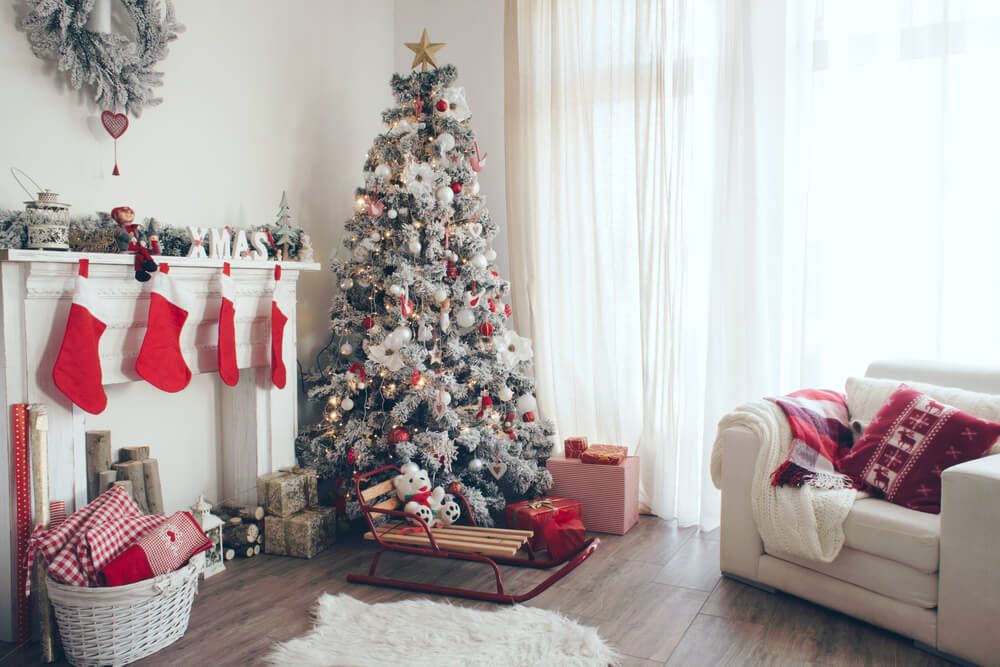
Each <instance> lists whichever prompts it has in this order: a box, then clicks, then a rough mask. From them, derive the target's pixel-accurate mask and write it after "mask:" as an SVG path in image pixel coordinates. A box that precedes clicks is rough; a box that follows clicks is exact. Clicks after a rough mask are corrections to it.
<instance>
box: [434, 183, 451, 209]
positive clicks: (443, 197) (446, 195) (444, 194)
mask: <svg viewBox="0 0 1000 667" xmlns="http://www.w3.org/2000/svg"><path fill="white" fill-rule="evenodd" d="M434 195H435V196H436V197H437V200H438V201H439V202H441V203H442V204H444V205H445V206H447V205H448V204H450V203H451V202H452V201H454V199H455V193H454V192H452V190H451V188H450V187H448V186H447V185H442V186H441V187H439V188H438V189H437V192H435V193H434Z"/></svg>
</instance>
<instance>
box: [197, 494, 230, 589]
mask: <svg viewBox="0 0 1000 667" xmlns="http://www.w3.org/2000/svg"><path fill="white" fill-rule="evenodd" d="M191 514H192V516H194V519H195V521H197V522H198V525H199V526H201V529H202V530H203V531H205V535H207V536H208V539H210V540H212V548H211V549H209V550H208V551H206V552H205V578H206V579H207V578H208V577H211V576H212V575H215V574H218V573H219V572H222V571H223V570H225V569H226V555H225V554H226V550H225V547H224V546H223V544H222V526H223V521H222V519H220V518H219V517H217V516H215V515H214V514H212V506H211V505H210V504H209V503H208V501H206V500H205V496H199V497H198V502H196V503H195V504H194V505H192V506H191Z"/></svg>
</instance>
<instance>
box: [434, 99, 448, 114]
mask: <svg viewBox="0 0 1000 667" xmlns="http://www.w3.org/2000/svg"><path fill="white" fill-rule="evenodd" d="M434 108H435V109H437V110H438V111H440V112H441V113H444V112H445V111H447V110H448V103H447V102H445V101H444V100H438V101H437V104H435V105H434Z"/></svg>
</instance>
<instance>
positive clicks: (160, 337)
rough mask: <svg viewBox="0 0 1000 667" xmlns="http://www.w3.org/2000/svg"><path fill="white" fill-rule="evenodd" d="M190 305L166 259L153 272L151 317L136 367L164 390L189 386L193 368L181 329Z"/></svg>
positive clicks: (178, 389) (148, 319)
mask: <svg viewBox="0 0 1000 667" xmlns="http://www.w3.org/2000/svg"><path fill="white" fill-rule="evenodd" d="M189 311H190V306H189V305H188V304H187V297H186V295H184V294H183V292H182V290H180V289H178V288H177V286H176V285H175V284H174V283H173V279H172V278H171V277H170V267H169V266H168V265H167V264H166V262H164V263H163V264H160V270H159V271H158V272H157V273H156V275H154V276H153V290H152V292H150V294H149V317H148V318H147V321H146V334H145V335H144V336H143V338H142V347H141V348H140V349H139V358H138V359H136V362H135V370H136V372H137V373H139V375H140V376H141V377H142V378H143V379H144V380H146V381H147V382H149V383H150V384H151V385H153V386H154V387H156V388H158V389H162V390H163V391H169V392H176V391H180V390H181V389H183V388H184V387H186V386H188V383H189V382H190V381H191V369H189V368H188V365H187V362H186V361H184V355H183V354H181V343H180V336H181V329H182V328H183V327H184V322H185V321H187V318H188V312H189Z"/></svg>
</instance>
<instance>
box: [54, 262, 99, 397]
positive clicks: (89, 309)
mask: <svg viewBox="0 0 1000 667" xmlns="http://www.w3.org/2000/svg"><path fill="white" fill-rule="evenodd" d="M89 273H90V262H89V260H86V259H81V260H80V268H79V273H78V275H77V277H76V288H75V289H74V290H73V303H72V305H70V307H69V317H68V318H67V320H66V333H64V334H63V341H62V346H61V347H60V348H59V356H58V357H57V358H56V365H55V368H54V369H53V370H52V379H53V380H55V383H56V387H58V388H59V391H61V392H62V393H64V394H66V397H67V398H69V400H71V401H73V403H75V404H76V405H78V406H80V408H82V409H83V410H86V411H87V412H89V413H91V414H95V415H97V414H100V413H101V412H103V411H104V408H105V407H106V406H107V405H108V397H107V395H106V394H105V393H104V385H103V383H102V376H101V356H100V354H99V353H98V347H99V346H100V342H101V336H102V335H103V334H104V330H105V329H106V328H107V316H106V315H105V314H104V305H103V304H102V302H101V298H100V296H99V295H98V294H97V292H96V291H95V290H94V287H93V285H91V284H90V278H89V277H88V276H89Z"/></svg>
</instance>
